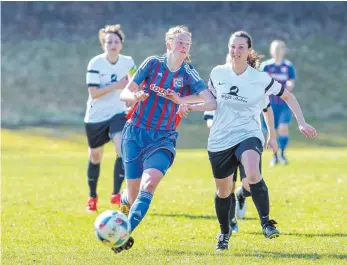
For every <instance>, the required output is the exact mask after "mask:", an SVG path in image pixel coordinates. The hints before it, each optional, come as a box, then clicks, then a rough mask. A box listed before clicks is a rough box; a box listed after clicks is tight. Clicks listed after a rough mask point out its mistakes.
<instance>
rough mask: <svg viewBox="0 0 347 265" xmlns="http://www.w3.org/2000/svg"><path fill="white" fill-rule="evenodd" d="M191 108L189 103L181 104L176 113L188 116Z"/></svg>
mask: <svg viewBox="0 0 347 265" xmlns="http://www.w3.org/2000/svg"><path fill="white" fill-rule="evenodd" d="M190 111H191V110H190V109H189V105H188V104H180V105H179V107H178V110H177V112H176V114H178V116H180V117H181V118H182V117H187V116H188V113H189V112H190Z"/></svg>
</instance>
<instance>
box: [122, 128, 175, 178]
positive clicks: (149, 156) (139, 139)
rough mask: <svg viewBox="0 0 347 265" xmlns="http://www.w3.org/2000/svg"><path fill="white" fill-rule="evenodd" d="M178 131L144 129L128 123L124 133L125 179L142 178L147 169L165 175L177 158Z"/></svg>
mask: <svg viewBox="0 0 347 265" xmlns="http://www.w3.org/2000/svg"><path fill="white" fill-rule="evenodd" d="M177 138H178V133H177V132H176V131H164V130H155V129H143V128H139V127H136V126H135V125H133V124H132V123H130V122H127V123H126V125H125V126H124V129H123V132H122V144H121V149H122V158H123V163H124V170H125V177H126V178H127V179H138V178H141V176H142V173H143V171H144V170H145V169H148V168H155V169H157V170H159V171H161V172H162V173H163V174H164V175H165V173H166V171H167V170H168V169H169V168H170V166H171V165H172V163H173V161H174V159H175V156H176V140H177Z"/></svg>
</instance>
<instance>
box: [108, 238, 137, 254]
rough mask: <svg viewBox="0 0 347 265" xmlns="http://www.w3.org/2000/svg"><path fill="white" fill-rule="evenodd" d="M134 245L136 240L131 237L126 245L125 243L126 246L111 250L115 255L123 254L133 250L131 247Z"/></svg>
mask: <svg viewBox="0 0 347 265" xmlns="http://www.w3.org/2000/svg"><path fill="white" fill-rule="evenodd" d="M133 245H134V238H132V237H129V239H128V241H127V242H126V243H124V245H122V246H120V247H117V248H116V247H113V248H111V250H112V251H113V252H114V253H115V254H118V253H120V252H122V251H123V250H129V249H131V247H132V246H133Z"/></svg>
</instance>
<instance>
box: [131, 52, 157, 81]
mask: <svg viewBox="0 0 347 265" xmlns="http://www.w3.org/2000/svg"><path fill="white" fill-rule="evenodd" d="M155 60H156V59H155V57H153V56H151V57H148V58H147V59H146V60H144V61H143V63H142V64H141V65H140V67H139V68H138V69H137V70H136V72H135V75H134V78H133V81H134V82H135V83H136V84H138V85H140V84H141V83H142V82H143V81H144V80H145V79H146V77H147V76H148V75H149V72H150V68H151V65H152V64H153V63H154V61H155Z"/></svg>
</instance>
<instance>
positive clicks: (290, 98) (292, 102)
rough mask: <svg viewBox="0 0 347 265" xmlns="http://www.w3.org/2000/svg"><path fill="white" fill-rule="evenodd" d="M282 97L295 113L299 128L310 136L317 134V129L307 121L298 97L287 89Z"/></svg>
mask: <svg viewBox="0 0 347 265" xmlns="http://www.w3.org/2000/svg"><path fill="white" fill-rule="evenodd" d="M281 98H282V99H283V100H284V101H285V102H286V103H287V104H288V106H289V108H290V109H291V110H292V112H293V113H294V116H295V118H296V120H297V122H298V125H299V130H300V131H301V132H302V133H303V134H304V135H305V136H306V137H308V138H313V137H316V136H317V131H316V129H315V128H313V127H312V126H311V125H309V124H308V123H306V121H305V118H304V115H303V114H302V110H301V107H300V105H299V103H298V101H297V100H296V97H295V96H294V95H293V94H292V93H291V92H289V91H288V90H287V89H285V90H284V92H283V94H282V95H281Z"/></svg>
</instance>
